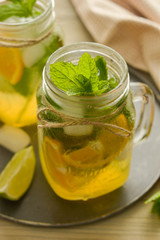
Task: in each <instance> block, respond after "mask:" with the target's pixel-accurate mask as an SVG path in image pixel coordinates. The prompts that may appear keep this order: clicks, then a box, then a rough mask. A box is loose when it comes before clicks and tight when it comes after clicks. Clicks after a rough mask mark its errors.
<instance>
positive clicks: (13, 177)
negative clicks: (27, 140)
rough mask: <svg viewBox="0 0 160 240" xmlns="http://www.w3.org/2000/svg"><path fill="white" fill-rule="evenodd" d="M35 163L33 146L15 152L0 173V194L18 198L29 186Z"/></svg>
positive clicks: (13, 198) (9, 197)
mask: <svg viewBox="0 0 160 240" xmlns="http://www.w3.org/2000/svg"><path fill="white" fill-rule="evenodd" d="M35 165H36V158H35V154H34V150H33V147H32V146H30V147H28V148H24V149H22V150H20V151H19V152H17V153H15V154H14V156H13V158H12V159H11V161H10V162H9V163H8V164H7V166H6V167H5V168H4V170H3V171H2V173H1V174H0V196H1V197H4V198H7V199H9V200H18V199H19V198H20V197H21V196H22V195H23V194H24V193H25V192H26V191H27V189H28V188H29V186H30V184H31V182H32V179H33V175H34V171H35Z"/></svg>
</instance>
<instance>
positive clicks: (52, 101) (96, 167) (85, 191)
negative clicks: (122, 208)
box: [37, 43, 153, 200]
mask: <svg viewBox="0 0 160 240" xmlns="http://www.w3.org/2000/svg"><path fill="white" fill-rule="evenodd" d="M85 52H87V53H89V54H90V55H91V56H92V58H94V57H96V56H97V55H98V56H102V57H104V59H105V60H106V62H107V67H108V74H109V75H110V76H114V77H115V78H116V79H118V83H119V84H118V86H117V87H116V88H115V89H113V90H111V91H110V92H107V93H104V94H102V95H100V96H68V95H67V94H66V93H65V92H64V91H62V90H61V89H59V88H58V87H56V86H55V85H54V83H53V82H52V80H51V78H50V74H49V70H50V65H51V64H52V63H55V62H61V61H65V62H66V61H67V62H72V63H74V64H76V63H77V62H78V61H79V58H80V56H81V55H82V54H83V53H85ZM140 87H141V86H140ZM143 87H144V88H145V86H144V85H143ZM147 92H148V94H150V93H149V91H146V92H145V94H147ZM151 95H152V94H151ZM151 98H152V97H151ZM37 102H38V120H39V121H38V136H39V151H40V158H41V164H42V169H43V172H44V175H45V177H46V179H47V180H48V183H49V184H50V186H51V187H52V188H53V190H54V191H55V192H56V193H57V194H58V195H59V196H60V197H62V198H64V199H68V200H87V199H90V198H95V197H98V196H101V195H104V194H106V193H109V192H111V191H113V190H115V189H117V188H119V187H121V186H122V185H123V184H124V183H125V182H126V180H127V178H128V175H129V171H130V162H131V157H132V149H133V137H134V127H135V108H134V105H133V101H132V93H131V90H130V80H129V74H128V68H127V64H126V62H125V60H124V59H123V58H122V57H121V56H120V55H119V54H118V53H117V52H116V51H114V50H113V49H111V48H109V47H106V46H103V45H100V44H97V43H77V44H73V45H70V46H65V47H63V48H61V49H59V50H57V51H56V52H55V53H54V54H52V55H51V57H50V58H49V60H48V61H47V64H46V66H45V68H44V72H43V83H42V86H41V87H40V88H39V90H38V93H37ZM144 104H145V103H144ZM151 105H152V104H151ZM151 105H150V106H151ZM152 107H153V106H151V108H152ZM152 117H153V116H151V117H148V120H146V121H148V122H149V124H148V128H147V129H145V134H146V135H147V134H148V133H149V131H150V127H151V122H152V120H151V119H152Z"/></svg>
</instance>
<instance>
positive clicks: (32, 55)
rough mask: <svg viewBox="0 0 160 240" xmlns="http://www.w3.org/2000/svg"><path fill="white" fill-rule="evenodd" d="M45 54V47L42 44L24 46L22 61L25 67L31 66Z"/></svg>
mask: <svg viewBox="0 0 160 240" xmlns="http://www.w3.org/2000/svg"><path fill="white" fill-rule="evenodd" d="M44 54H45V48H44V47H43V45H42V44H40V43H39V44H36V45H33V46H30V47H26V48H25V49H24V50H23V52H22V58H23V63H24V66H25V67H26V68H30V67H32V66H33V65H34V64H35V63H37V62H38V61H39V60H40V59H41V58H42V57H43V56H44Z"/></svg>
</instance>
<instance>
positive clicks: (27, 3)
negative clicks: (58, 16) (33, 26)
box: [26, 0, 36, 13]
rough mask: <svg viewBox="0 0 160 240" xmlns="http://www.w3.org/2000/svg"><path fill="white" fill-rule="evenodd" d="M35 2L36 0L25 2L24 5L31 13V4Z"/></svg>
mask: <svg viewBox="0 0 160 240" xmlns="http://www.w3.org/2000/svg"><path fill="white" fill-rule="evenodd" d="M35 3H36V0H28V1H27V2H26V6H27V8H28V10H29V11H30V12H31V13H32V10H33V6H34V5H35Z"/></svg>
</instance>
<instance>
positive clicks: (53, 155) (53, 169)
mask: <svg viewBox="0 0 160 240" xmlns="http://www.w3.org/2000/svg"><path fill="white" fill-rule="evenodd" d="M63 152H64V150H63V146H62V144H61V143H60V142H59V141H57V140H55V139H52V138H51V137H48V136H46V137H45V138H44V155H45V161H46V166H47V171H45V175H46V177H47V179H48V180H49V181H50V176H51V178H53V179H54V181H55V182H56V183H57V184H58V185H60V186H61V187H64V188H67V189H70V187H71V185H72V182H73V180H72V178H73V177H72V175H71V173H68V172H67V169H66V164H65V161H64V159H63ZM48 173H49V175H48Z"/></svg>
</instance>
